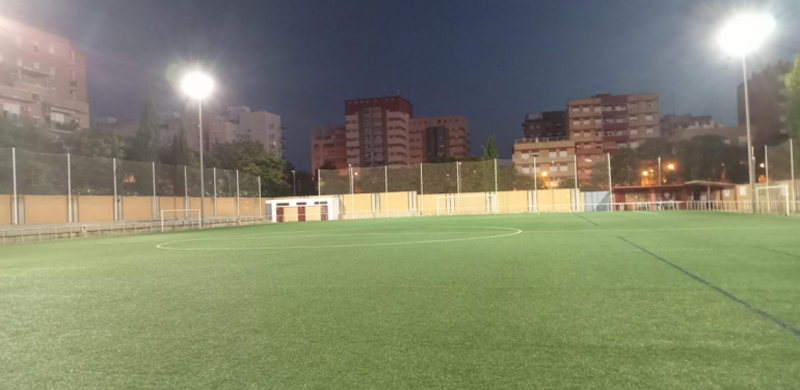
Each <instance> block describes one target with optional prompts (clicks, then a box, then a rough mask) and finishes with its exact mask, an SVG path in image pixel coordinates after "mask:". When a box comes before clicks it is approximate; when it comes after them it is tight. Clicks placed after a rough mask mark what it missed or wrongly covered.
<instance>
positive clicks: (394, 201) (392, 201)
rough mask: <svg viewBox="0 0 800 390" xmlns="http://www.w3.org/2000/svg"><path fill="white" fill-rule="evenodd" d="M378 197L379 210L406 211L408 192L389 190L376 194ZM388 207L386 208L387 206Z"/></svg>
mask: <svg viewBox="0 0 800 390" xmlns="http://www.w3.org/2000/svg"><path fill="white" fill-rule="evenodd" d="M378 196H379V197H380V206H381V212H386V211H399V212H406V211H408V192H390V193H389V194H388V196H387V194H386V193H380V194H378ZM387 207H388V208H387Z"/></svg>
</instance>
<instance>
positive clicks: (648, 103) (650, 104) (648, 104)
mask: <svg viewBox="0 0 800 390" xmlns="http://www.w3.org/2000/svg"><path fill="white" fill-rule="evenodd" d="M644 106H645V107H647V108H648V109H650V108H653V107H654V106H653V102H647V103H645V105H644Z"/></svg>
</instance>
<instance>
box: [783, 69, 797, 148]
mask: <svg viewBox="0 0 800 390" xmlns="http://www.w3.org/2000/svg"><path fill="white" fill-rule="evenodd" d="M784 83H785V84H786V92H787V94H788V101H787V102H786V108H785V110H786V111H785V114H786V117H787V121H788V122H789V137H790V138H792V139H797V138H800V54H797V56H795V58H794V66H793V67H792V70H791V71H790V72H789V73H787V74H786V78H785V81H784Z"/></svg>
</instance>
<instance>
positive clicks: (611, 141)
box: [567, 94, 661, 181]
mask: <svg viewBox="0 0 800 390" xmlns="http://www.w3.org/2000/svg"><path fill="white" fill-rule="evenodd" d="M567 113H568V115H569V120H568V128H569V138H570V139H572V140H573V141H575V154H577V156H578V179H579V180H581V181H584V180H589V178H590V177H591V170H592V167H593V166H594V164H596V163H597V162H599V161H603V160H604V159H605V157H604V156H605V154H606V153H611V154H614V153H615V152H616V151H617V150H620V149H626V148H634V149H635V148H637V147H639V145H641V144H642V143H644V141H646V140H648V139H651V138H657V137H659V136H660V134H661V130H660V128H661V126H660V123H659V107H658V94H637V95H617V96H614V95H608V94H606V95H595V96H593V97H591V98H586V99H571V100H569V102H568V103H567Z"/></svg>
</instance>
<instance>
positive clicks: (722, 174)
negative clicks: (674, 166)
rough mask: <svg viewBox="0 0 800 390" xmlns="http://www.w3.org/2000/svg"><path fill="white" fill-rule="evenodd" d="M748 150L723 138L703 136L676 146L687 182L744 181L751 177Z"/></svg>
mask: <svg viewBox="0 0 800 390" xmlns="http://www.w3.org/2000/svg"><path fill="white" fill-rule="evenodd" d="M745 154H746V150H745V149H743V148H739V147H733V146H730V145H728V144H726V143H725V140H724V139H723V138H722V137H719V136H715V135H701V136H697V137H694V138H692V139H690V140H687V141H681V142H679V143H678V144H677V145H676V146H675V156H676V159H677V160H678V171H679V172H680V177H681V178H682V179H683V180H684V181H692V180H711V181H722V179H723V178H724V179H725V181H729V182H733V183H742V182H744V181H746V180H747V168H746V163H745V164H742V161H745V162H746V161H747V157H746V156H745Z"/></svg>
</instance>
